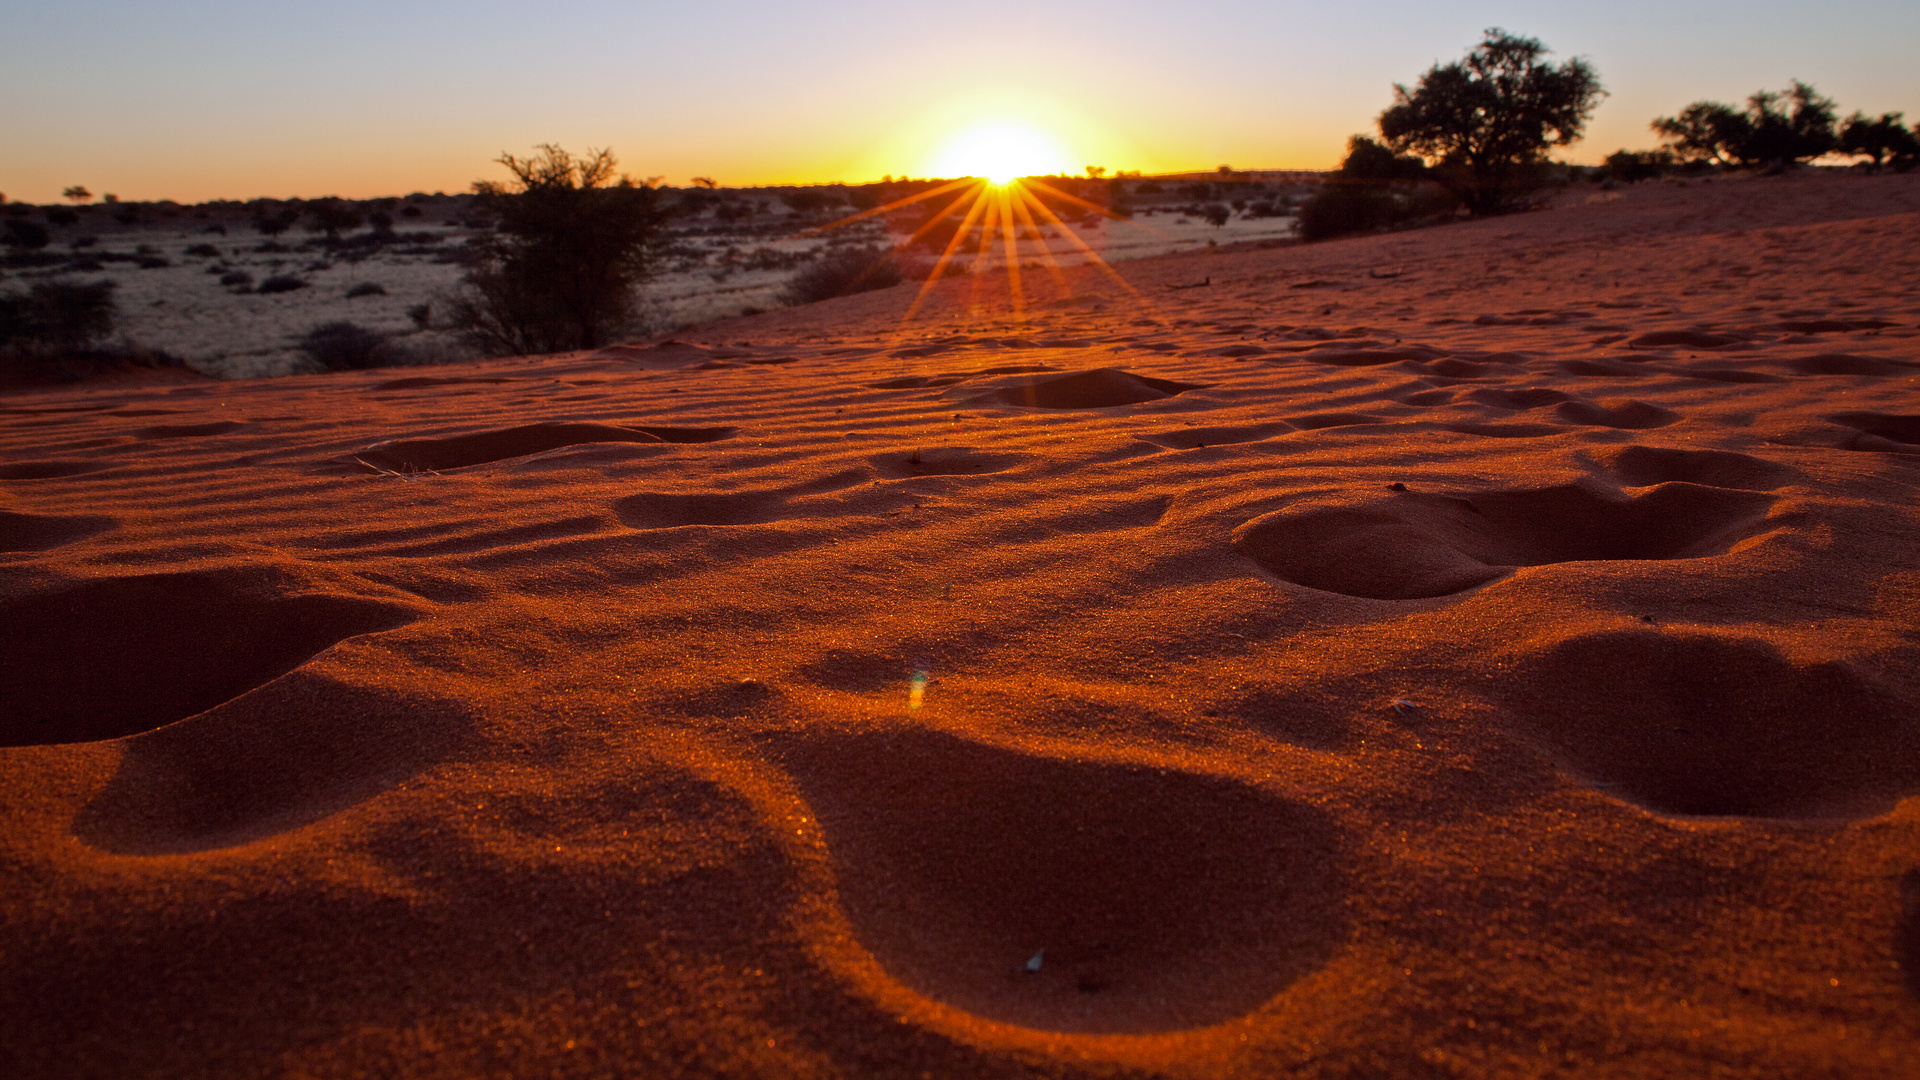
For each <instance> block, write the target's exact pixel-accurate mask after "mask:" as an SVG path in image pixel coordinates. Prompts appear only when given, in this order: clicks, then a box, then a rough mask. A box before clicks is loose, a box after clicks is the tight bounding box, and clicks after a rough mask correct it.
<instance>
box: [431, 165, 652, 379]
mask: <svg viewBox="0 0 1920 1080" xmlns="http://www.w3.org/2000/svg"><path fill="white" fill-rule="evenodd" d="M538 149H539V153H538V154H536V155H534V156H532V157H528V158H524V159H523V158H516V157H514V156H513V155H512V154H502V155H500V157H499V159H498V161H499V163H500V164H502V165H504V166H506V167H507V171H509V172H511V173H512V174H513V180H512V182H511V183H509V184H498V183H494V182H491V181H476V182H475V183H474V185H473V190H474V193H475V194H476V195H477V196H478V199H477V202H478V203H479V206H480V209H481V210H482V211H483V212H485V213H486V214H488V215H489V216H490V217H492V218H493V219H494V222H495V232H494V233H493V234H492V235H490V236H489V237H487V238H486V239H485V240H484V241H483V242H482V243H481V244H480V245H479V249H480V261H479V263H478V264H477V265H475V266H474V268H473V269H471V270H469V271H468V272H467V276H466V285H467V289H466V292H465V294H464V295H462V296H460V297H457V298H456V299H455V300H454V302H453V304H452V318H453V322H454V325H455V326H456V327H458V328H459V329H461V330H463V331H464V332H465V333H466V335H467V337H468V339H469V340H470V341H472V342H473V343H474V344H476V345H478V346H479V347H481V348H483V349H485V350H487V351H489V352H493V353H496V354H500V355H514V354H522V353H542V352H561V351H564V350H568V349H592V348H598V347H599V346H601V345H604V344H606V343H607V340H608V337H609V335H611V334H613V333H616V332H617V331H618V330H619V329H620V328H622V327H623V326H625V325H627V324H628V323H629V322H631V320H632V317H633V309H634V304H635V301H636V299H637V295H638V291H639V286H640V283H641V282H642V281H643V280H644V279H645V278H646V276H647V273H648V271H649V269H650V268H651V263H652V256H653V253H654V248H655V246H656V245H657V243H658V241H659V238H660V233H661V229H662V227H663V226H664V224H665V222H666V219H667V217H668V211H667V210H666V208H665V207H664V206H663V205H662V202H661V200H660V193H659V192H658V191H657V190H655V188H654V187H653V186H652V184H651V182H639V181H635V180H634V179H633V178H632V177H629V176H626V175H624V174H623V175H620V176H619V177H618V178H617V179H616V177H615V174H614V168H615V166H616V165H617V164H618V162H617V161H616V159H615V158H614V156H613V151H611V150H592V149H589V150H588V151H587V154H586V156H585V157H580V158H575V157H574V156H573V155H571V154H569V153H567V151H565V150H563V149H561V148H560V147H558V146H554V145H551V144H545V145H542V146H540V147H539V148H538Z"/></svg>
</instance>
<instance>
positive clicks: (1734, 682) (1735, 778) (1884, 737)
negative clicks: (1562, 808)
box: [1506, 627, 1920, 817]
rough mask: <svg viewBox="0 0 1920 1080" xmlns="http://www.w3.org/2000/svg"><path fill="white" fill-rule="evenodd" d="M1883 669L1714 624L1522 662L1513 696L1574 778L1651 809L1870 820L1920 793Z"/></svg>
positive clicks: (1573, 645) (1919, 740)
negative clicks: (1626, 680) (1814, 655)
mask: <svg viewBox="0 0 1920 1080" xmlns="http://www.w3.org/2000/svg"><path fill="white" fill-rule="evenodd" d="M1864 659H1865V658H1862V660H1864ZM1904 659H1905V661H1906V662H1907V663H1911V662H1912V661H1913V659H1914V657H1913V656H1912V655H1908V656H1907V657H1905V658H1904ZM1881 666H1882V665H1881V664H1880V663H1874V662H1865V663H1863V662H1860V661H1848V660H1829V659H1796V658H1792V657H1790V656H1788V655H1786V654H1784V653H1782V652H1781V651H1780V650H1779V649H1778V648H1776V647H1775V646H1774V645H1773V644H1771V643H1770V642H1768V641H1766V640H1764V639H1761V638H1758V637H1749V636H1746V635H1744V634H1736V633H1728V632H1725V631H1715V630H1709V629H1706V628H1693V627H1676V628H1670V629H1664V630H1653V629H1636V630H1605V631H1597V632H1593V633H1587V634H1581V635H1578V636H1576V637H1572V638H1569V639H1567V640H1564V641H1559V642H1555V643H1553V644H1552V645H1551V646H1549V647H1546V648H1544V649H1541V650H1539V651H1537V652H1529V653H1528V654H1525V655H1522V656H1520V657H1518V658H1517V659H1516V660H1515V662H1514V668H1513V671H1512V673H1511V675H1510V676H1508V678H1507V680H1506V682H1507V683H1508V686H1507V690H1506V694H1507V696H1508V699H1509V701H1510V702H1511V703H1512V704H1513V706H1514V708H1515V709H1516V711H1517V712H1518V713H1519V714H1520V715H1521V716H1522V717H1523V718H1524V719H1525V721H1526V722H1527V723H1528V724H1529V725H1530V726H1531V728H1532V729H1533V730H1535V731H1536V732H1537V733H1538V734H1539V736H1540V738H1541V739H1542V740H1543V741H1544V742H1545V743H1546V744H1547V745H1548V746H1549V747H1551V748H1552V750H1553V751H1554V752H1555V753H1557V754H1559V755H1562V756H1563V757H1564V758H1565V760H1566V761H1567V763H1568V764H1569V765H1570V767H1571V768H1572V769H1573V771H1574V772H1576V773H1577V774H1579V775H1582V776H1585V777H1588V778H1590V779H1591V780H1593V781H1594V782H1595V783H1596V784H1597V785H1598V786H1600V787H1602V788H1603V789H1605V790H1607V791H1609V792H1611V793H1613V794H1616V795H1618V796H1620V797H1622V798H1625V799H1630V800H1632V801H1634V802H1637V803H1640V804H1641V805H1643V806H1646V807H1648V808H1649V809H1653V810H1657V811H1660V812H1661V813H1669V814H1702V815H1751V816H1758V817H1817V816H1825V815H1841V816H1864V815H1868V814H1876V813H1882V812H1884V811H1886V810H1887V809H1888V808H1890V807H1891V806H1892V805H1893V803H1894V801H1895V800H1897V799H1899V798H1901V797H1903V796H1905V795H1908V794H1911V793H1912V792H1914V791H1917V790H1920V720H1916V718H1915V717H1914V716H1913V714H1912V713H1911V712H1910V711H1908V710H1906V709H1905V708H1904V707H1902V706H1901V705H1900V704H1899V703H1898V699H1897V697H1896V696H1895V695H1894V694H1893V693H1892V692H1890V688H1889V687H1887V686H1885V685H1884V682H1883V679H1882V678H1881V677H1879V676H1877V675H1875V674H1873V671H1874V669H1876V668H1881ZM1629 672H1631V673H1632V675H1631V678H1632V686H1633V691H1632V693H1630V694H1624V695H1623V694H1622V693H1620V687H1621V685H1622V678H1623V677H1624V676H1626V674H1627V673H1629Z"/></svg>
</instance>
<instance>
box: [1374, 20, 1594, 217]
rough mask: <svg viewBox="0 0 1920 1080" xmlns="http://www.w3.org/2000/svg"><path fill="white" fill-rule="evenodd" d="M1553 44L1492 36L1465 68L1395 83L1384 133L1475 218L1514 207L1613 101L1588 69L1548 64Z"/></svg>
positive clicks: (1442, 68)
mask: <svg viewBox="0 0 1920 1080" xmlns="http://www.w3.org/2000/svg"><path fill="white" fill-rule="evenodd" d="M1547 52H1548V49H1547V47H1546V46H1544V45H1542V44H1541V43H1540V42H1539V41H1537V40H1536V39H1534V38H1523V37H1514V36H1513V35H1512V34H1509V33H1507V32H1506V31H1505V30H1501V29H1499V28H1497V27H1496V28H1494V29H1492V30H1488V31H1487V32H1486V36H1485V37H1484V38H1483V39H1482V40H1481V42H1480V44H1478V45H1476V46H1474V48H1473V50H1472V51H1471V52H1469V53H1467V55H1466V58H1465V59H1464V60H1456V61H1454V62H1453V63H1450V64H1436V65H1434V66H1433V67H1432V68H1431V69H1430V70H1428V72H1427V73H1426V74H1425V75H1422V76H1421V77H1420V83H1419V85H1418V86H1416V87H1414V88H1413V89H1412V90H1409V89H1407V88H1406V87H1405V86H1402V85H1399V84H1395V86H1394V88H1393V105H1392V106H1391V107H1390V108H1388V109H1387V110H1386V111H1385V112H1383V113H1381V114H1380V119H1379V126H1380V135H1381V137H1382V139H1384V140H1385V142H1386V144H1387V146H1389V147H1390V148H1392V149H1393V150H1394V152H1395V153H1412V154H1417V155H1419V156H1420V157H1421V158H1423V159H1425V160H1426V161H1427V162H1428V164H1429V165H1431V166H1432V168H1433V177H1434V179H1436V180H1438V181H1440V183H1442V184H1444V185H1445V186H1446V187H1447V188H1448V189H1449V190H1451V191H1452V192H1453V193H1454V194H1455V195H1456V196H1458V197H1459V199H1460V201H1461V202H1463V203H1465V204H1466V206H1467V209H1469V210H1471V211H1472V212H1473V213H1474V214H1475V215H1476V216H1479V215H1485V214H1498V213H1502V212H1505V211H1508V210H1511V209H1514V208H1515V206H1516V205H1517V204H1518V203H1519V202H1520V200H1521V199H1522V198H1523V197H1525V196H1526V195H1527V194H1528V193H1530V192H1532V191H1534V190H1536V189H1538V188H1539V186H1540V185H1541V183H1542V181H1543V180H1544V175H1545V165H1546V161H1547V151H1548V150H1550V149H1551V148H1553V147H1555V146H1565V145H1567V144H1568V143H1572V142H1574V141H1576V140H1578V139H1579V138H1580V133H1581V131H1582V130H1583V129H1584V128H1585V127H1586V124H1587V120H1588V119H1590V118H1591V117H1592V116H1593V109H1594V106H1595V105H1597V104H1598V103H1599V101H1600V98H1601V97H1602V96H1603V95H1604V94H1605V93H1606V91H1605V90H1603V89H1601V87H1600V78H1599V76H1598V75H1597V74H1595V72H1594V70H1593V68H1592V67H1591V66H1590V65H1588V64H1587V62H1586V61H1584V60H1580V59H1573V60H1568V61H1567V62H1565V63H1563V64H1559V65H1554V64H1549V63H1546V62H1544V61H1543V60H1542V59H1541V57H1543V56H1545V55H1546V54H1547Z"/></svg>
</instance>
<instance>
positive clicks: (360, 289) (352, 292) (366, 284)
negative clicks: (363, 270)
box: [347, 281, 387, 300]
mask: <svg viewBox="0 0 1920 1080" xmlns="http://www.w3.org/2000/svg"><path fill="white" fill-rule="evenodd" d="M385 295H387V290H386V289H385V288H384V287H383V286H381V285H379V284H377V283H375V282H371V281H363V282H361V283H360V284H358V285H355V286H354V287H353V288H351V289H348V290H347V299H349V300H353V299H356V298H358V297H362V296H385Z"/></svg>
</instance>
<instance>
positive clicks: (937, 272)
mask: <svg viewBox="0 0 1920 1080" xmlns="http://www.w3.org/2000/svg"><path fill="white" fill-rule="evenodd" d="M980 191H981V193H982V194H984V193H985V191H986V188H985V187H984V186H982V187H981V188H980ZM985 202H986V200H985V199H984V198H980V197H978V196H976V197H975V198H974V200H973V205H972V206H969V207H968V208H967V216H966V217H965V218H963V219H961V222H960V227H959V228H957V229H955V230H954V231H953V239H951V240H949V241H947V247H946V250H945V251H942V252H941V253H940V258H939V259H938V260H936V261H935V262H934V264H933V272H932V273H929V274H928V275H927V280H926V281H924V282H922V283H921V285H920V292H919V293H918V294H916V295H915V296H914V298H913V303H911V304H909V305H907V313H906V314H905V315H902V316H901V317H900V321H901V322H903V323H905V322H909V321H911V320H912V319H913V315H914V312H916V311H919V310H920V305H921V304H923V303H925V302H926V299H927V294H928V293H929V292H932V291H933V286H934V284H935V283H936V282H938V281H939V280H940V276H941V275H942V274H943V273H945V272H946V269H947V264H948V263H950V262H952V261H953V253H954V252H955V251H957V250H958V249H959V247H960V243H961V241H963V240H965V239H966V238H967V234H968V233H969V232H971V231H972V230H973V223H974V221H975V220H977V219H978V218H979V216H980V211H981V209H982V206H983V204H984V203H985Z"/></svg>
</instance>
